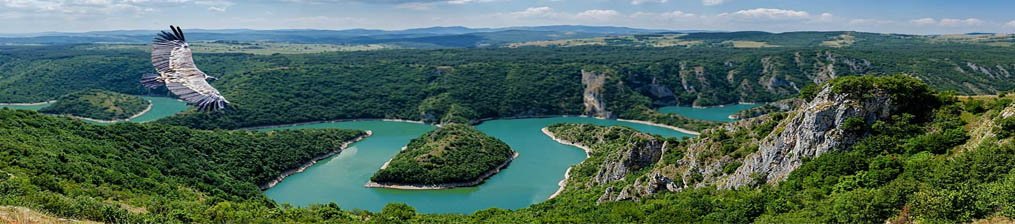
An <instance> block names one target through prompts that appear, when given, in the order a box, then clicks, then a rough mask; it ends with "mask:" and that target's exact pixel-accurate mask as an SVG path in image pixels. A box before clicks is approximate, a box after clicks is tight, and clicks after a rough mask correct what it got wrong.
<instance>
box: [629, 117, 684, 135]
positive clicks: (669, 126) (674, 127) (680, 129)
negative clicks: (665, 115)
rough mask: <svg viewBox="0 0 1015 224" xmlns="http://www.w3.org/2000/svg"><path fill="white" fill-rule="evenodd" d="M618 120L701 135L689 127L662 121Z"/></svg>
mask: <svg viewBox="0 0 1015 224" xmlns="http://www.w3.org/2000/svg"><path fill="white" fill-rule="evenodd" d="M617 121H623V122H631V123H638V124H644V125H651V126H656V127H661V128H668V129H672V130H674V131H679V132H681V133H684V134H689V135H701V133H700V132H696V131H691V130H687V129H684V128H681V127H677V126H671V125H665V124H660V123H653V122H649V121H639V120H627V119H617Z"/></svg>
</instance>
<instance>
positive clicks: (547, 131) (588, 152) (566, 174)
mask: <svg viewBox="0 0 1015 224" xmlns="http://www.w3.org/2000/svg"><path fill="white" fill-rule="evenodd" d="M541 130H542V131H543V134H545V135H546V136H549V137H550V139H553V140H554V141H557V143H560V144H564V145H570V146H574V147H577V148H579V149H582V150H584V151H585V158H586V159H588V158H589V157H591V154H592V149H591V148H589V147H586V146H584V145H580V144H577V143H574V142H571V141H568V140H564V139H560V138H557V136H555V135H553V132H550V129H549V128H543V129H541ZM582 162H583V163H584V162H585V161H582ZM573 168H574V166H571V167H568V168H567V171H564V179H563V180H560V182H557V186H560V188H557V191H556V192H553V194H551V195H550V197H549V198H547V199H546V200H550V199H553V198H555V197H557V196H559V195H560V193H561V192H564V187H567V179H569V178H571V169H573Z"/></svg>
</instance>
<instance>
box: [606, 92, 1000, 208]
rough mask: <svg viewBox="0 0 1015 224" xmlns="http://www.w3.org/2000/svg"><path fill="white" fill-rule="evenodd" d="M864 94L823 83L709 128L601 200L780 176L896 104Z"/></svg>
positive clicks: (847, 142)
mask: <svg viewBox="0 0 1015 224" xmlns="http://www.w3.org/2000/svg"><path fill="white" fill-rule="evenodd" d="M869 94H870V95H871V97H851V96H849V95H848V94H834V93H833V92H832V90H831V88H828V87H826V88H825V89H823V90H822V91H821V92H819V93H818V95H817V96H816V97H815V99H814V100H812V101H811V102H808V103H805V104H803V105H801V106H800V107H799V109H796V110H795V111H792V112H789V114H788V115H786V118H785V119H782V120H781V121H780V120H778V119H780V118H776V117H774V116H773V115H764V116H761V117H757V118H751V119H746V120H741V121H737V122H734V123H727V124H724V125H722V126H719V127H716V128H714V129H710V130H708V131H706V132H705V133H704V134H702V136H701V137H700V138H698V139H694V140H692V141H690V142H688V144H686V150H685V151H684V156H683V158H681V159H680V160H679V161H676V162H675V163H673V164H661V163H657V164H655V166H654V167H653V169H652V171H649V172H648V174H646V175H644V176H641V177H639V178H638V179H637V180H636V181H635V182H634V184H631V185H628V186H626V187H624V188H622V189H619V190H618V189H615V188H614V189H610V191H607V192H604V194H603V195H602V196H601V197H600V201H620V200H639V198H642V197H645V196H648V195H652V194H655V193H658V192H663V191H679V190H682V189H685V188H688V187H704V186H712V185H714V186H716V187H718V188H720V189H733V188H738V187H741V186H755V185H757V184H765V183H769V184H770V183H776V182H779V181H782V180H784V179H785V178H786V177H787V176H788V175H789V173H790V172H792V171H793V170H795V169H797V168H798V167H800V165H802V164H803V161H804V160H805V159H807V158H815V157H817V156H819V155H821V154H824V153H827V152H830V151H834V150H842V149H847V148H849V147H851V146H852V145H853V144H855V143H856V142H857V141H858V140H859V139H860V138H862V137H863V135H865V133H857V132H851V131H846V130H844V129H842V126H843V125H842V124H843V123H844V122H845V121H846V119H848V118H851V117H857V118H862V119H863V120H864V121H865V122H866V123H867V124H872V123H874V121H876V120H879V119H887V118H888V117H889V116H890V115H891V112H892V111H893V110H895V109H896V108H895V107H896V102H892V99H891V97H890V95H889V94H887V93H885V92H882V91H880V90H872V92H870V93H869ZM786 106H788V105H786ZM1012 113H1013V114H1015V112H1012ZM765 124H777V125H775V127H771V126H769V127H770V128H772V130H773V131H772V132H771V133H767V132H766V133H763V134H754V133H751V134H749V135H747V138H748V139H750V140H747V141H743V142H738V143H731V142H729V141H730V140H729V139H730V138H729V137H717V136H721V135H714V134H716V133H717V132H724V133H735V132H738V131H744V130H755V128H756V127H761V126H764V125H765ZM726 144H737V145H736V146H737V147H738V149H737V151H739V150H741V149H744V148H745V147H746V148H747V149H753V147H756V149H754V150H748V151H746V152H748V153H747V154H741V155H742V156H736V155H733V154H735V153H729V151H726V152H725V153H724V152H723V151H724V150H725V149H724V146H728V145H726ZM613 165H614V166H616V165H622V163H613ZM604 169H605V168H604ZM610 169H614V170H616V169H618V168H616V167H613V168H610Z"/></svg>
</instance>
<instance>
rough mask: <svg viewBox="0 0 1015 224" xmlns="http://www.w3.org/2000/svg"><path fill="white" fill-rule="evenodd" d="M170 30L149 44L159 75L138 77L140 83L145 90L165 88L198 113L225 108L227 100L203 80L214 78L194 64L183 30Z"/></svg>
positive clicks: (173, 28) (170, 27)
mask: <svg viewBox="0 0 1015 224" xmlns="http://www.w3.org/2000/svg"><path fill="white" fill-rule="evenodd" d="M169 29H172V30H173V33H169V32H166V31H162V33H159V34H158V36H156V37H155V41H154V42H153V43H152V66H155V70H156V71H158V74H147V75H145V76H143V77H141V84H142V85H144V86H145V87H148V88H158V87H159V86H162V85H165V86H166V88H168V89H169V91H170V92H172V93H173V94H175V95H176V96H179V97H180V99H183V100H184V101H187V103H189V104H191V105H194V106H197V109H198V110H206V111H214V110H221V109H224V108H225V107H226V106H227V105H229V101H227V100H226V98H225V97H222V94H220V93H219V91H218V90H216V89H215V87H212V86H211V84H208V81H206V80H207V79H209V78H214V77H211V76H208V75H207V74H204V72H201V70H200V69H197V66H196V65H194V58H193V56H192V54H191V51H190V45H189V44H187V40H186V38H185V37H184V36H183V30H181V29H180V28H179V27H175V26H169Z"/></svg>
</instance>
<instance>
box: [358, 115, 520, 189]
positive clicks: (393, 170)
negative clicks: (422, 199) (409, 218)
mask: <svg viewBox="0 0 1015 224" xmlns="http://www.w3.org/2000/svg"><path fill="white" fill-rule="evenodd" d="M516 156H518V153H516V152H515V151H514V150H511V147H509V146H508V145H507V144H506V143H504V142H502V141H500V140H497V139H496V138H493V137H490V136H488V135H486V134H483V133H482V132H480V131H479V130H476V128H473V127H472V126H469V125H465V124H445V125H443V126H442V127H440V128H438V129H436V130H433V131H430V132H428V133H426V134H423V136H421V137H419V138H416V139H413V140H412V141H410V142H409V145H408V146H406V148H405V149H404V150H402V151H401V152H399V153H398V155H395V157H394V158H392V159H391V161H388V163H385V164H384V166H382V167H381V169H380V170H378V171H377V173H374V175H373V177H371V178H370V182H369V183H367V184H366V186H367V187H383V188H395V189H447V188H455V187H468V186H475V185H479V184H480V183H482V182H483V181H484V180H486V178H489V177H491V176H493V175H494V174H496V173H497V172H500V170H501V169H503V168H504V167H506V166H507V165H508V164H510V163H511V161H512V160H513V159H514V158H515V157H516Z"/></svg>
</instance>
